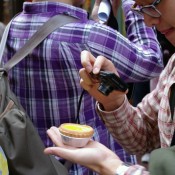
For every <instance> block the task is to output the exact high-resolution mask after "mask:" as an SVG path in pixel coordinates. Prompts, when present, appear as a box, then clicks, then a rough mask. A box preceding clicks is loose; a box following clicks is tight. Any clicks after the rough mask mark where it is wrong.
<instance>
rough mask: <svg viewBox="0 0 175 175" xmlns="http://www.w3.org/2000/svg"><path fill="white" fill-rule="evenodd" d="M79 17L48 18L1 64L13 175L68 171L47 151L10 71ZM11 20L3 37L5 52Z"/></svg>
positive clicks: (3, 118) (2, 134)
mask: <svg viewBox="0 0 175 175" xmlns="http://www.w3.org/2000/svg"><path fill="white" fill-rule="evenodd" d="M75 21H77V19H75V18H72V17H69V16H65V15H58V16H54V17H52V18H51V19H50V20H49V21H47V22H46V23H45V24H44V25H43V26H42V27H41V28H40V29H39V30H38V31H37V32H36V33H35V34H34V36H32V37H31V39H30V40H29V41H28V42H27V43H26V44H25V46H24V47H22V48H21V49H20V50H19V51H18V52H17V53H16V54H15V55H14V56H13V57H12V59H10V60H9V61H8V62H7V63H6V64H5V65H4V67H3V68H0V146H1V147H2V149H3V151H4V153H5V156H6V157H7V162H8V168H9V174H10V175H67V174H68V170H67V168H66V167H65V166H63V165H62V164H61V163H60V162H59V161H58V160H56V159H55V157H53V156H50V155H45V154H44V153H43V151H44V145H43V142H42V141H41V139H40V137H39V135H38V132H37V131H36V129H35V128H34V126H33V124H32V122H31V121H30V118H29V117H28V115H27V114H26V112H25V111H24V109H23V107H22V106H21V105H20V103H19V102H18V100H17V98H16V96H15V94H14V93H13V92H12V91H11V89H10V86H9V82H8V71H9V70H10V69H11V68H12V67H13V66H15V65H16V64H17V63H18V62H19V61H21V60H22V59H23V58H24V57H25V56H26V55H27V54H28V53H30V52H31V50H32V49H33V48H34V47H36V46H37V45H38V44H39V43H40V42H41V41H42V40H43V39H44V38H45V37H46V36H47V35H48V34H50V33H51V32H52V31H54V30H55V29H57V28H58V27H60V26H62V25H65V24H67V23H70V22H75ZM9 28H10V24H9V25H8V26H7V28H6V30H5V32H4V35H3V37H2V43H1V46H0V50H1V53H0V59H1V58H2V55H3V53H2V52H3V50H4V48H5V43H6V40H7V36H8V31H9Z"/></svg>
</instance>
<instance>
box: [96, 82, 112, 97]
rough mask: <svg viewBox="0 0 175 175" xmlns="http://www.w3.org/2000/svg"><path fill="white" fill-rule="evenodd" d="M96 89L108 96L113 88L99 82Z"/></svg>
mask: <svg viewBox="0 0 175 175" xmlns="http://www.w3.org/2000/svg"><path fill="white" fill-rule="evenodd" d="M98 90H99V91H100V92H101V93H102V94H104V95H106V96H108V95H109V94H110V93H111V92H112V91H113V88H112V87H111V86H109V85H106V84H103V83H101V84H100V86H99V87H98Z"/></svg>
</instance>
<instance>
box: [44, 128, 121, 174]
mask: <svg viewBox="0 0 175 175" xmlns="http://www.w3.org/2000/svg"><path fill="white" fill-rule="evenodd" d="M47 134H48V136H49V137H50V138H51V140H52V141H53V143H54V144H55V145H56V146H55V147H49V148H46V149H45V150H44V153H45V154H52V155H56V156H59V157H62V158H63V159H66V160H69V161H71V162H73V163H77V164H80V165H83V166H85V167H87V168H90V169H91V170H93V171H95V172H97V173H99V174H103V175H114V174H115V171H116V169H117V168H118V166H120V165H121V164H122V161H121V160H120V159H119V157H118V156H117V155H116V154H114V153H113V152H112V151H111V150H109V149H108V148H107V147H105V146H104V145H102V144H101V143H99V142H96V141H93V140H90V141H89V142H88V144H87V145H86V146H85V147H83V148H74V147H71V146H67V145H64V144H63V143H62V140H61V135H60V133H59V130H58V128H57V127H51V128H50V129H49V130H47Z"/></svg>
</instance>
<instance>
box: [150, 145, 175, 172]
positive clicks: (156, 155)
mask: <svg viewBox="0 0 175 175" xmlns="http://www.w3.org/2000/svg"><path fill="white" fill-rule="evenodd" d="M149 171H150V173H151V175H175V146H172V147H169V148H159V149H156V150H154V151H153V152H152V153H151V156H150V162H149Z"/></svg>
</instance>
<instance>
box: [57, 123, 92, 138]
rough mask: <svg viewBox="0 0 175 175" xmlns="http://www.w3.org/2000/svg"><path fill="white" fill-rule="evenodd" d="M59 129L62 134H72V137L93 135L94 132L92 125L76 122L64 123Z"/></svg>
mask: <svg viewBox="0 0 175 175" xmlns="http://www.w3.org/2000/svg"><path fill="white" fill-rule="evenodd" d="M59 131H60V133H61V134H63V135H66V136H70V137H80V138H84V137H91V136H92V135H93V133H94V130H93V128H92V127H90V126H88V125H81V124H75V123H64V124H61V125H60V127H59Z"/></svg>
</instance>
